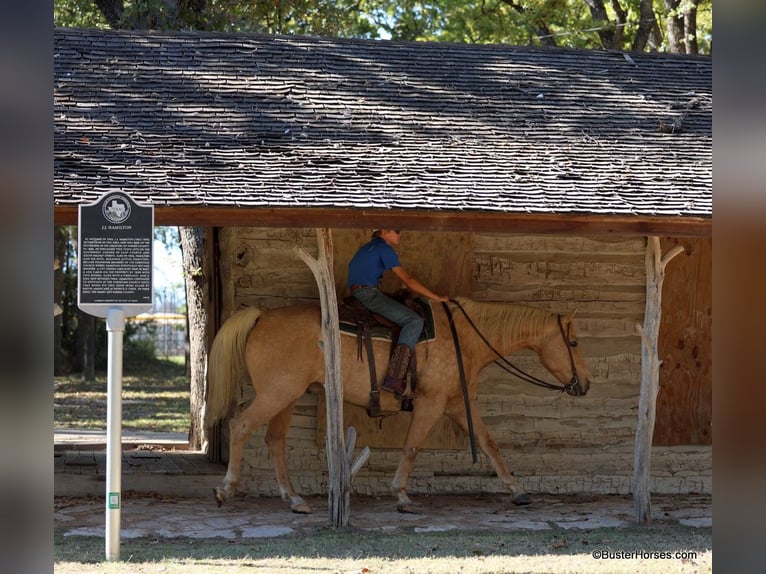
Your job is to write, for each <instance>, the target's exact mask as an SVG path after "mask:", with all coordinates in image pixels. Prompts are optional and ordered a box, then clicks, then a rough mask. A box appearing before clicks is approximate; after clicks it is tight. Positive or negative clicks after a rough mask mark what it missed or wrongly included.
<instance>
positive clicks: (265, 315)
mask: <svg viewBox="0 0 766 574" xmlns="http://www.w3.org/2000/svg"><path fill="white" fill-rule="evenodd" d="M457 303H458V304H459V305H460V306H461V307H462V309H463V310H464V311H465V313H463V312H460V310H458V308H457V306H455V305H454V304H452V305H450V307H451V309H453V313H452V315H453V321H454V326H455V328H456V331H457V332H458V335H459V340H460V347H461V350H462V356H463V367H464V372H465V378H466V381H467V385H468V396H469V397H471V401H470V408H471V418H472V422H473V431H474V433H475V437H476V441H477V443H478V445H479V448H480V449H481V450H482V451H483V452H484V454H486V455H487V456H488V457H489V458H490V460H491V461H492V464H493V465H494V467H495V470H496V472H497V476H498V477H499V478H500V480H502V481H503V482H504V483H505V485H506V486H507V487H508V489H509V490H510V492H511V495H512V501H513V502H514V503H515V504H528V503H529V498H528V497H527V495H526V494H525V493H524V491H523V490H522V489H521V487H520V486H519V484H518V482H517V481H516V479H515V478H514V477H513V475H512V474H511V473H510V472H509V471H508V469H507V468H506V465H505V463H504V461H503V459H502V457H501V455H500V450H499V449H498V446H497V444H496V443H495V441H494V440H493V439H492V438H491V437H490V435H489V433H488V432H487V429H486V428H485V426H484V424H483V423H482V421H481V418H480V417H479V412H478V408H477V405H476V395H477V391H478V388H477V387H478V381H479V372H480V371H481V370H482V369H483V368H484V367H486V366H487V365H488V364H489V363H491V362H493V361H494V360H496V359H497V358H498V357H497V355H496V353H495V351H497V352H498V353H500V354H501V355H503V356H504V357H505V356H508V355H510V354H512V353H514V352H516V351H519V350H521V349H525V348H526V349H532V350H534V351H536V352H537V354H538V356H539V358H540V361H541V362H542V364H543V365H544V366H545V367H546V368H547V369H548V370H549V371H550V372H551V373H552V374H553V375H554V376H555V377H556V378H557V379H558V380H559V381H561V382H562V383H564V384H566V386H562V387H561V389H562V390H566V391H567V392H568V393H569V394H571V395H574V396H578V395H584V394H585V393H587V392H588V388H589V387H590V375H589V373H588V369H587V368H586V366H585V362H584V360H583V358H582V355H581V354H580V351H579V349H578V348H577V341H576V339H575V335H574V328H573V326H572V316H571V315H570V316H569V317H566V318H562V317H561V316H559V315H556V314H553V313H549V312H547V311H543V310H540V309H536V308H534V307H528V306H522V305H510V304H500V303H480V302H475V301H471V300H469V299H465V298H458V299H457ZM433 312H434V313H433V314H434V320H435V323H436V324H435V331H436V338H435V339H434V340H432V341H429V342H422V343H419V344H418V345H417V346H416V353H417V376H418V392H417V396H416V398H415V399H414V400H413V412H412V421H411V424H410V428H409V430H408V432H407V437H406V439H405V444H404V449H403V452H402V457H401V460H400V462H399V467H398V468H397V471H396V475H395V476H394V480H393V483H392V485H391V489H392V492H393V493H394V494H395V495H396V496H397V497H398V502H397V508H398V509H399V510H400V511H407V510H408V509H409V505H410V504H411V502H410V499H409V497H408V496H407V477H408V476H409V474H410V471H411V470H412V467H413V465H414V463H415V458H416V457H417V455H418V452H419V451H420V448H421V445H422V444H423V443H424V441H425V439H426V437H427V435H428V433H429V431H430V430H431V428H432V427H433V425H434V423H436V422H437V420H438V419H439V417H441V416H442V415H447V416H448V417H449V418H451V419H452V420H453V421H455V423H457V424H458V425H459V426H460V427H461V428H462V429H463V430H464V431H466V432H468V429H469V424H468V416H467V414H466V407H465V403H464V398H463V391H462V388H461V384H460V377H459V376H458V372H459V370H458V366H457V359H456V353H455V347H454V344H453V340H452V336H451V334H450V325H449V322H448V319H447V314H446V312H445V311H444V310H443V309H440V308H439V307H438V306H433ZM573 314H574V313H573ZM573 314H572V315H573ZM468 317H470V320H471V321H472V322H473V324H474V325H475V328H474V327H473V326H471V324H470V322H469V319H468ZM320 318H321V314H320V309H319V306H317V305H293V306H289V307H282V308H279V309H274V310H268V311H259V310H258V309H253V308H250V309H244V310H241V311H238V312H237V313H235V314H234V315H232V316H231V317H230V318H229V319H228V320H227V321H226V322H225V323H224V324H223V326H222V327H221V329H220V331H219V332H218V334H217V335H216V337H215V340H214V342H213V346H212V349H211V352H210V359H209V366H208V397H207V405H206V424H207V425H208V428H210V426H212V424H214V423H215V422H216V421H218V420H220V419H221V418H223V417H225V416H228V415H231V414H233V412H234V411H235V410H236V404H235V396H236V393H235V391H236V388H237V387H238V385H239V384H240V381H241V380H242V375H243V374H244V371H245V369H246V370H247V372H248V374H249V376H250V380H251V382H252V384H253V387H254V388H255V398H254V400H253V401H252V403H251V404H250V405H248V406H247V407H246V408H244V409H243V410H241V411H240V412H239V413H237V414H236V415H235V416H233V418H232V419H231V420H230V422H229V428H230V437H229V438H230V444H229V466H228V470H227V472H226V476H225V477H224V480H223V484H222V485H221V486H220V487H218V488H216V489H215V496H216V500H217V501H218V505H219V506H220V505H221V504H223V502H224V501H225V499H226V497H228V496H231V495H232V494H233V493H234V491H235V489H236V487H237V484H238V483H239V480H240V472H241V467H242V458H243V454H244V453H243V451H244V448H245V445H246V444H247V441H248V439H249V438H250V435H251V434H252V433H253V431H254V430H255V429H257V428H259V427H261V426H262V425H264V424H268V429H267V432H266V444H267V446H268V449H269V454H270V456H271V459H272V461H273V463H274V470H275V473H276V479H277V483H278V484H279V490H280V493H281V495H282V498H283V500H285V501H287V502H289V503H290V507H291V508H292V509H293V511H295V512H304V513H307V512H311V509H310V507H309V506H308V505H307V504H306V502H305V501H304V500H303V499H302V498H301V497H300V496H299V495H298V493H297V492H296V491H295V489H294V488H293V485H292V483H291V481H290V477H289V475H288V471H287V464H286V454H287V451H286V444H285V436H286V434H287V429H288V426H289V424H290V418H291V415H292V410H293V406H294V404H295V401H296V400H297V399H298V398H299V397H301V396H302V395H303V394H304V393H305V392H306V390H307V389H308V388H309V386H310V385H311V384H312V383H320V384H323V383H324V380H325V364H324V355H323V354H322V351H321V349H320V348H319V346H318V344H317V342H318V341H319V340H320V339H321V322H320ZM479 332H480V333H481V335H480V334H479ZM483 339H484V340H483ZM488 344H490V345H491V346H492V347H493V349H494V350H493V349H491V348H490V347H489V346H488ZM374 349H375V364H376V365H379V373H380V374H382V373H385V367H386V365H387V364H388V355H389V350H390V345H389V343H388V342H386V341H376V342H375V344H374ZM341 363H342V366H341V373H342V378H343V398H344V400H345V401H346V402H348V403H351V404H354V405H359V406H362V407H366V406H368V402H369V396H370V378H369V373H368V370H367V368H366V366H363V365H362V363H361V362H360V361H359V359H358V357H357V346H356V341H355V340H354V339H353V338H351V337H346V336H342V337H341ZM380 378H382V377H380ZM572 383H574V384H572ZM380 401H381V409H382V410H383V411H398V410H399V401H397V400H396V398H395V397H394V395H392V394H390V393H381V397H380Z"/></svg>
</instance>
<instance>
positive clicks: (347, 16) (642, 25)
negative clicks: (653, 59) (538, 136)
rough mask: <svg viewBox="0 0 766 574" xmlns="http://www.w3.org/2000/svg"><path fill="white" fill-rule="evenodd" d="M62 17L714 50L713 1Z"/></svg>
mask: <svg viewBox="0 0 766 574" xmlns="http://www.w3.org/2000/svg"><path fill="white" fill-rule="evenodd" d="M54 20H55V23H56V24H57V25H59V26H96V27H111V28H123V29H147V28H153V29H161V30H219V31H225V32H260V33H267V34H317V35H322V36H340V37H354V38H392V39H395V40H430V41H447V42H465V43H507V44H517V45H548V46H554V45H556V46H564V47H573V48H602V49H608V50H659V51H668V52H677V53H681V52H686V53H690V54H692V53H709V51H710V46H711V35H712V0H662V1H660V0H609V1H606V0H484V1H482V2H473V1H471V0H434V1H431V2H423V1H422V0H269V1H263V2H252V1H248V0H135V1H129V0H55V1H54ZM663 30H664V33H665V34H666V36H667V37H666V38H663Z"/></svg>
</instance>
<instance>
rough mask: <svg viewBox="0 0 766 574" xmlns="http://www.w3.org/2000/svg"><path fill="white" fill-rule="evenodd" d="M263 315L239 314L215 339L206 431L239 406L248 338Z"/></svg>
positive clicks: (250, 311)
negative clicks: (237, 393)
mask: <svg viewBox="0 0 766 574" xmlns="http://www.w3.org/2000/svg"><path fill="white" fill-rule="evenodd" d="M260 316H261V311H260V310H259V309H255V308H249V309H243V310H241V311H238V312H237V313H235V314H234V315H232V316H231V317H229V318H228V319H227V320H226V321H225V322H224V324H223V325H222V326H221V329H220V330H219V331H218V333H217V334H216V336H215V339H214V340H213V345H212V347H211V349H210V356H209V357H208V365H207V399H206V401H205V427H206V428H210V427H212V426H213V425H214V424H215V423H216V422H218V421H219V420H221V419H222V418H224V417H225V416H227V415H228V414H230V412H231V411H232V410H233V408H234V406H235V405H234V397H235V392H234V391H235V390H236V388H237V385H239V384H240V382H241V381H242V375H243V374H244V372H245V370H246V368H247V365H246V362H245V346H246V344H247V337H248V335H249V334H250V331H252V330H253V327H254V326H255V323H256V322H257V321H258V317H260Z"/></svg>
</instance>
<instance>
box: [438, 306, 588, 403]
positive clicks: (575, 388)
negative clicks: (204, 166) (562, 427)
mask: <svg viewBox="0 0 766 574" xmlns="http://www.w3.org/2000/svg"><path fill="white" fill-rule="evenodd" d="M450 303H454V304H455V305H457V308H458V309H460V311H461V312H462V313H463V315H464V316H465V318H466V320H467V321H468V324H469V325H470V326H471V327H472V328H473V330H474V331H476V334H477V335H479V337H480V338H481V340H482V341H484V344H485V345H487V347H488V348H489V349H490V350H491V351H492V352H493V353H495V355H497V357H498V358H497V359H495V363H496V364H497V365H498V366H499V367H500V368H501V369H503V370H504V371H506V372H507V373H510V374H511V375H514V376H516V377H518V378H519V379H521V380H522V381H525V382H527V383H530V384H533V385H537V386H538V387H543V388H546V389H549V390H552V391H559V392H562V393H568V394H570V395H573V396H581V395H582V394H583V392H582V387H581V386H580V377H579V376H578V375H577V367H575V360H574V353H573V352H572V349H573V348H574V347H576V346H577V341H572V340H571V339H570V338H569V336H568V332H564V325H563V323H562V322H561V315H557V316H556V320H557V321H558V325H559V332H560V333H561V336H562V338H563V339H564V344H565V345H566V347H567V351H568V353H569V362H570V364H571V366H572V379H571V380H570V381H569V383H567V384H566V385H562V384H557V383H549V382H547V381H543V380H542V379H538V378H537V377H535V376H534V375H530V374H529V373H527V372H526V371H524V370H522V369H520V368H519V367H517V366H516V365H514V364H513V363H511V362H510V361H509V360H508V359H506V358H505V357H503V355H501V354H500V353H499V352H498V350H497V349H495V347H493V346H492V344H491V343H490V342H489V341H488V340H487V338H486V337H485V336H484V334H483V333H482V332H481V331H479V328H478V327H477V326H476V324H475V323H474V322H473V319H471V317H470V316H469V315H468V313H466V311H465V309H463V306H462V305H461V304H460V303H458V302H457V301H455V300H454V299H450ZM450 322H452V317H451V316H450ZM570 326H571V325H570ZM568 327H569V326H568ZM567 331H568V329H567Z"/></svg>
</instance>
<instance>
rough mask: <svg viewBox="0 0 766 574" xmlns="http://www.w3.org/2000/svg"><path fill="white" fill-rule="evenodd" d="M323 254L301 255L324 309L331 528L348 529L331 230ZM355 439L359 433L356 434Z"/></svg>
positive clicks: (320, 233) (322, 233)
mask: <svg viewBox="0 0 766 574" xmlns="http://www.w3.org/2000/svg"><path fill="white" fill-rule="evenodd" d="M317 244H318V247H319V250H318V251H319V253H318V256H317V258H316V259H314V258H313V257H311V256H310V255H309V254H308V253H307V252H306V251H304V250H302V249H298V250H297V253H298V255H299V256H300V257H301V259H303V261H304V263H306V265H308V266H309V269H311V272H312V273H313V274H314V278H315V279H316V282H317V287H319V300H320V304H321V307H322V341H321V342H320V346H321V347H322V351H323V352H324V360H325V371H326V372H325V385H324V390H325V396H326V400H327V439H326V440H327V467H328V468H327V470H328V475H329V476H328V504H329V508H330V524H331V525H332V526H334V527H346V526H348V520H349V515H350V506H351V464H350V462H349V457H348V453H347V448H346V444H345V442H344V440H343V380H342V379H341V368H340V328H339V327H338V300H337V294H336V293H335V279H334V276H333V263H332V261H333V243H332V233H331V231H330V230H329V229H317ZM353 436H354V437H355V436H356V435H355V433H354V434H353Z"/></svg>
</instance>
